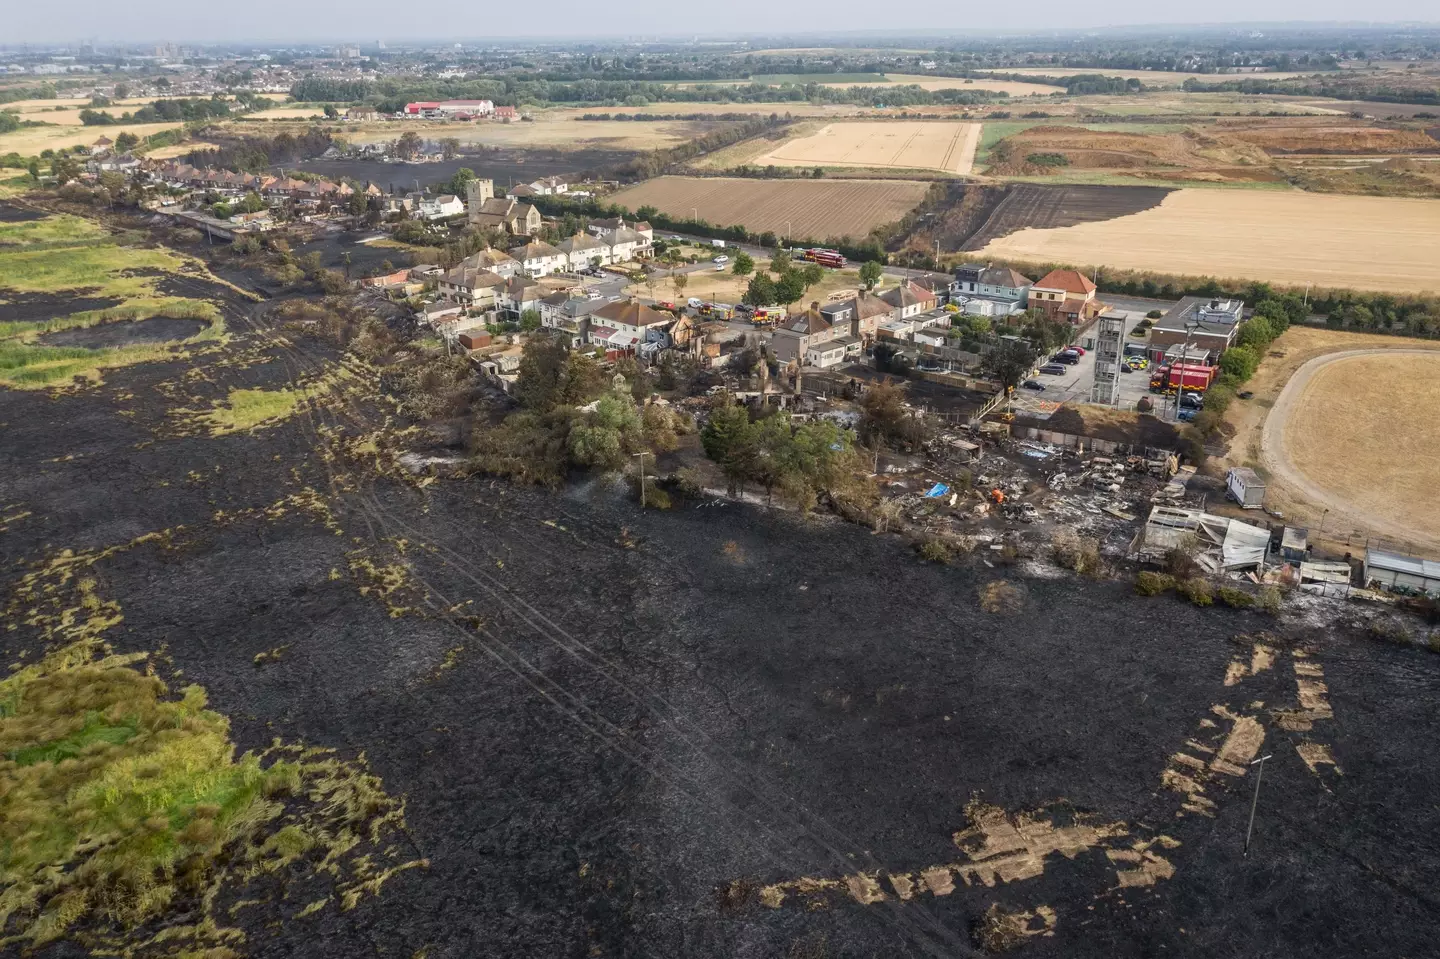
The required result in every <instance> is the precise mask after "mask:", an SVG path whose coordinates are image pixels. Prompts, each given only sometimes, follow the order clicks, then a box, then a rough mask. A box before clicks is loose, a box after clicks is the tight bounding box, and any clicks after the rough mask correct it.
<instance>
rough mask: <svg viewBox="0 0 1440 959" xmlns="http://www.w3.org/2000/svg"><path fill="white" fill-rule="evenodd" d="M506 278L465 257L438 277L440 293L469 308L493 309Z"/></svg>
mask: <svg viewBox="0 0 1440 959" xmlns="http://www.w3.org/2000/svg"><path fill="white" fill-rule="evenodd" d="M505 282H506V278H505V277H503V276H501V275H500V274H498V273H495V272H492V271H490V270H487V269H485V268H484V267H482V266H479V265H477V264H476V263H475V262H474V257H467V258H466V259H464V260H462V261H460V263H458V264H456V265H455V267H454V268H453V269H451V270H449V271H447V272H446V273H445V275H444V276H442V277H441V278H440V281H439V283H438V289H439V291H440V295H441V296H444V297H448V298H450V299H453V300H455V301H457V302H459V303H463V304H464V305H465V307H466V309H470V310H493V309H495V308H496V307H497V306H498V305H499V296H500V293H499V291H500V289H501V288H502V287H503V286H505Z"/></svg>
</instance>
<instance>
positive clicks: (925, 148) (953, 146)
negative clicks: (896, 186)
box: [755, 120, 980, 174]
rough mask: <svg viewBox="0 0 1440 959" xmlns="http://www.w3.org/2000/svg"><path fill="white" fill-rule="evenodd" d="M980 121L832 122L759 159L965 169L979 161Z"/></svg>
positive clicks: (784, 162)
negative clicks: (976, 148)
mask: <svg viewBox="0 0 1440 959" xmlns="http://www.w3.org/2000/svg"><path fill="white" fill-rule="evenodd" d="M979 140H980V125H979V124H978V123H953V122H949V121H940V122H937V121H925V120H916V121H903V120H896V121H887V122H883V123H866V122H855V123H830V124H826V125H825V126H824V127H822V128H821V129H820V130H818V131H816V132H815V133H814V134H811V135H810V136H805V137H800V138H798V139H794V140H790V141H787V142H786V143H783V144H781V145H780V146H778V147H776V148H775V149H773V150H771V151H770V152H769V153H766V154H764V155H762V156H760V157H757V158H756V160H755V162H756V163H758V164H760V165H762V166H764V165H769V164H774V165H775V166H786V167H796V166H800V167H805V166H842V167H843V166H849V167H869V168H872V169H877V168H878V169H884V168H891V169H914V170H941V171H943V172H946V173H959V174H966V173H969V172H970V169H971V167H972V166H973V165H974V162H975V147H976V145H977V144H978V143H979Z"/></svg>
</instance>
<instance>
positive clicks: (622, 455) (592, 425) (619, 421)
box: [569, 391, 643, 470]
mask: <svg viewBox="0 0 1440 959" xmlns="http://www.w3.org/2000/svg"><path fill="white" fill-rule="evenodd" d="M642 437H643V425H642V422H641V419H640V411H639V410H638V409H636V407H635V399H634V398H633V397H632V396H631V395H630V394H629V393H618V392H613V391H612V392H610V393H607V394H606V395H605V396H602V397H601V398H600V401H599V402H598V403H596V404H595V410H594V412H592V413H589V414H587V415H586V416H585V418H584V419H583V420H581V421H579V422H577V423H575V424H574V425H573V426H571V428H570V439H569V446H570V458H571V459H572V460H574V461H575V463H576V464H577V465H579V466H589V467H593V468H596V469H606V470H614V469H620V468H621V467H622V466H624V465H625V459H626V457H627V456H628V455H629V454H631V453H633V452H638V451H639V448H640V447H641V439H642Z"/></svg>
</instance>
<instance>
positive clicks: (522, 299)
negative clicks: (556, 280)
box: [496, 276, 545, 320]
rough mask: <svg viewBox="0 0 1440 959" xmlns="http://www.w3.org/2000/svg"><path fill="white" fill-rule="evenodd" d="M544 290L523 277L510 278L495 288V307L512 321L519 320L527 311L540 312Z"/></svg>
mask: <svg viewBox="0 0 1440 959" xmlns="http://www.w3.org/2000/svg"><path fill="white" fill-rule="evenodd" d="M544 296H545V288H544V287H542V286H541V285H540V284H539V283H536V282H535V281H534V280H532V279H530V278H529V277H525V276H512V277H510V279H508V280H506V281H505V283H504V285H503V286H499V287H497V288H496V305H497V306H499V308H500V309H501V310H503V311H504V312H505V313H506V314H507V315H509V316H510V317H511V318H512V319H517V320H518V319H519V318H520V314H522V313H524V312H526V311H527V310H535V311H536V312H537V313H538V312H539V311H540V300H541V298H542V297H544Z"/></svg>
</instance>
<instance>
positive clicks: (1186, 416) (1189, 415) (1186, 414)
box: [1175, 409, 1200, 423]
mask: <svg viewBox="0 0 1440 959" xmlns="http://www.w3.org/2000/svg"><path fill="white" fill-rule="evenodd" d="M1199 412H1200V411H1199V410H1191V409H1184V410H1181V411H1180V412H1179V413H1176V414H1175V418H1176V419H1177V420H1179V421H1180V422H1182V423H1188V422H1190V421H1191V420H1193V419H1194V418H1195V414H1197V413H1199Z"/></svg>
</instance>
